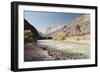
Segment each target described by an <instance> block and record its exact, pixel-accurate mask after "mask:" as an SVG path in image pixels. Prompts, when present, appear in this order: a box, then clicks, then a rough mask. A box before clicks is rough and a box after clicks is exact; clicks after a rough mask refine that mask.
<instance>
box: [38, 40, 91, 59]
mask: <svg viewBox="0 0 100 73" xmlns="http://www.w3.org/2000/svg"><path fill="white" fill-rule="evenodd" d="M38 44H39V45H41V46H45V47H48V48H50V49H56V50H60V51H63V52H65V53H82V54H84V55H86V56H87V58H90V45H89V44H82V43H74V42H61V41H54V40H38Z"/></svg>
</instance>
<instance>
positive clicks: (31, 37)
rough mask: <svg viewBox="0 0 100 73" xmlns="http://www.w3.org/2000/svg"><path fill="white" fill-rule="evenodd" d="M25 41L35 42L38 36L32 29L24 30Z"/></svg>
mask: <svg viewBox="0 0 100 73" xmlns="http://www.w3.org/2000/svg"><path fill="white" fill-rule="evenodd" d="M24 41H25V42H33V41H34V42H36V37H35V35H34V34H33V33H32V31H31V30H30V29H25V30H24Z"/></svg>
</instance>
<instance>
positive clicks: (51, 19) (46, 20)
mask: <svg viewBox="0 0 100 73" xmlns="http://www.w3.org/2000/svg"><path fill="white" fill-rule="evenodd" d="M81 15H84V14H79V13H58V12H40V11H39V12H37V11H24V18H25V19H26V20H27V21H28V22H29V23H30V24H32V25H33V26H34V27H35V28H36V29H37V30H38V31H40V32H42V33H45V32H46V30H47V28H48V27H55V26H57V25H64V24H69V23H71V21H72V20H74V19H76V18H77V17H80V16H81Z"/></svg>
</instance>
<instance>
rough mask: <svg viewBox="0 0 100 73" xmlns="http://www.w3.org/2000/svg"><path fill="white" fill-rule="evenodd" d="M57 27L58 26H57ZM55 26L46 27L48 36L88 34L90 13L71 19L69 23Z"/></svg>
mask: <svg viewBox="0 0 100 73" xmlns="http://www.w3.org/2000/svg"><path fill="white" fill-rule="evenodd" d="M58 27H59V28H58ZM58 27H55V28H57V29H55V28H50V27H49V29H47V32H48V31H49V32H48V34H47V35H48V36H50V37H60V36H61V37H62V36H63V37H64V38H66V37H72V36H82V35H85V34H90V15H89V14H85V15H82V16H80V17H79V18H77V19H75V20H73V21H72V22H71V23H70V24H65V25H60V26H58Z"/></svg>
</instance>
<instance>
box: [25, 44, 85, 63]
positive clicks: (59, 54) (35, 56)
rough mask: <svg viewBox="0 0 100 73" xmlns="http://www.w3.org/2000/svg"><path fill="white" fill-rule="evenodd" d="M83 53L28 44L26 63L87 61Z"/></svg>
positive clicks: (26, 45)
mask: <svg viewBox="0 0 100 73" xmlns="http://www.w3.org/2000/svg"><path fill="white" fill-rule="evenodd" d="M86 58H87V57H86V56H85V55H83V54H81V53H65V52H63V51H59V50H53V49H50V48H48V47H44V46H38V45H37V44H35V43H26V44H25V46H24V61H25V62H27V61H51V60H75V59H86Z"/></svg>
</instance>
